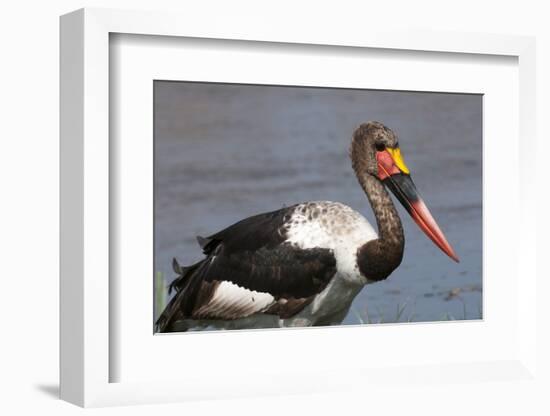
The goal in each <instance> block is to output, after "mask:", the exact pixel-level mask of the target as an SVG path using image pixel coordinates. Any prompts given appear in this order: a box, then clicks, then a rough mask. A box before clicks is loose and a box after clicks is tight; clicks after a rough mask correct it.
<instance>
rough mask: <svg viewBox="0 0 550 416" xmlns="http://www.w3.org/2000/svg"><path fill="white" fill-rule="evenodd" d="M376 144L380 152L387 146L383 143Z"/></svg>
mask: <svg viewBox="0 0 550 416" xmlns="http://www.w3.org/2000/svg"><path fill="white" fill-rule="evenodd" d="M375 146H376V150H378V151H379V152H381V151H382V150H384V149H385V148H386V145H385V144H383V143H376V144H375Z"/></svg>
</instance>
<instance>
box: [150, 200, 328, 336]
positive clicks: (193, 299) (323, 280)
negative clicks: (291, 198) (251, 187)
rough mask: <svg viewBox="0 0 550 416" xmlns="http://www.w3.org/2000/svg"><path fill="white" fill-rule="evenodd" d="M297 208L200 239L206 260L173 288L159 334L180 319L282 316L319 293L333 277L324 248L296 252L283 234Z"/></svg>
mask: <svg viewBox="0 0 550 416" xmlns="http://www.w3.org/2000/svg"><path fill="white" fill-rule="evenodd" d="M294 209H296V206H293V207H288V208H283V209H280V210H277V211H273V212H269V213H265V214H260V215H256V216H253V217H250V218H247V219H245V220H242V221H240V222H238V223H236V224H233V225H231V226H230V227H228V228H226V229H224V230H222V231H220V232H218V233H216V234H213V235H211V236H210V237H207V238H199V244H200V245H201V247H202V248H203V251H204V253H205V254H206V258H205V259H203V260H201V261H200V262H199V263H196V264H194V265H192V266H190V267H187V268H181V267H180V266H179V265H177V263H176V264H175V265H174V266H175V267H174V268H175V270H176V271H177V272H178V274H179V275H180V276H179V277H178V278H177V279H176V280H175V281H174V282H173V283H172V285H171V288H173V289H175V290H176V291H177V293H176V295H175V296H174V298H173V299H172V300H171V301H170V303H169V305H168V306H167V307H166V309H165V311H164V312H163V313H162V315H161V317H160V318H159V320H158V321H157V328H158V330H160V331H161V332H164V331H170V330H171V327H172V325H173V323H174V322H175V321H177V320H180V319H186V318H187V319H237V318H244V317H246V316H249V315H252V314H254V313H257V312H263V313H273V314H278V315H279V316H280V317H282V318H286V317H289V316H292V315H294V314H296V313H297V312H298V311H299V310H301V309H302V308H303V307H304V306H305V305H307V304H308V303H309V302H310V301H311V299H312V298H313V296H315V295H316V294H317V293H319V292H321V291H322V290H323V289H324V288H325V287H326V285H327V284H328V282H329V281H330V280H331V278H332V277H333V276H334V275H335V273H336V259H335V257H334V254H333V253H332V251H331V250H329V249H326V248H321V247H317V248H312V249H300V248H298V247H296V246H294V245H292V244H290V243H288V242H286V240H287V236H286V232H287V230H288V227H289V226H290V225H289V221H290V219H291V216H292V212H293V210H294Z"/></svg>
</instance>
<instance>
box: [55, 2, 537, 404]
mask: <svg viewBox="0 0 550 416" xmlns="http://www.w3.org/2000/svg"><path fill="white" fill-rule="evenodd" d="M203 23H204V22H202V21H201V20H200V19H194V18H193V17H192V16H185V15H179V14H169V13H152V12H137V11H120V10H107V9H83V10H78V11H75V12H73V13H70V14H68V15H65V16H63V17H62V18H61V256H62V257H61V339H60V347H61V356H60V358H61V389H60V394H61V398H62V399H64V400H67V401H69V402H72V403H75V404H78V405H80V406H86V407H87V406H106V405H118V404H138V403H158V402H167V401H184V400H193V399H209V398H216V397H217V398H220V397H227V398H231V397H252V396H255V395H269V394H298V393H312V392H331V391H339V390H342V389H351V388H354V387H353V386H356V387H357V388H360V387H361V386H364V385H369V389H373V388H375V386H377V385H378V384H379V383H380V382H382V383H384V382H386V383H387V382H390V381H391V380H392V379H396V378H397V379H400V380H401V382H404V383H410V384H413V383H418V382H427V381H429V380H431V382H433V380H437V381H440V382H445V381H450V380H462V381H468V382H472V383H476V382H478V383H479V382H481V381H483V380H487V379H490V380H517V381H518V382H519V381H521V380H525V379H529V378H532V377H534V376H535V374H536V368H537V364H536V355H535V349H536V303H535V302H534V299H535V287H536V278H537V270H536V268H535V264H536V262H535V258H534V256H535V253H536V247H534V244H535V243H534V242H535V241H536V238H535V235H534V233H535V230H536V218H535V217H534V216H533V215H531V214H530V215H526V214H527V213H531V212H535V210H534V206H535V200H534V199H533V198H531V197H530V196H531V195H533V192H532V190H533V187H534V183H533V182H532V178H530V176H529V174H528V171H527V166H528V165H527V164H528V156H529V154H530V153H531V152H533V151H534V149H533V145H529V146H528V147H526V146H519V143H521V142H527V141H528V140H529V138H532V137H534V135H535V131H534V126H535V124H536V123H535V120H534V117H535V76H534V72H535V43H534V39H532V38H529V37H518V36H505V35H487V34H465V33H431V32H429V31H426V32H420V31H418V32H395V31H393V32H388V31H386V32H384V31H378V30H375V29H372V30H366V29H365V28H360V30H357V29H354V28H350V29H349V31H348V32H339V33H337V34H335V33H330V34H329V33H327V32H326V31H325V30H323V28H318V29H315V28H314V27H313V28H312V30H308V31H307V33H306V32H304V31H303V30H302V28H300V27H293V26H288V27H285V28H284V30H283V29H282V28H280V27H278V26H277V25H273V26H270V25H265V24H263V22H262V24H258V23H257V22H256V23H255V22H253V21H248V20H246V19H245V18H243V20H242V22H239V25H235V22H226V21H224V20H223V19H220V20H219V21H216V24H210V25H208V26H205V25H204V24H203ZM110 34H129V35H145V36H163V37H172V39H173V38H177V37H179V38H202V39H225V40H227V41H247V42H258V45H260V47H261V42H270V43H273V42H276V43H278V44H281V45H283V46H282V47H284V45H290V44H300V45H312V46H313V45H317V46H319V45H330V47H331V48H349V47H353V48H370V49H380V50H381V49H383V50H390V51H392V50H408V51H423V52H432V53H436V54H439V55H449V54H451V55H453V56H454V54H468V55H469V56H471V59H472V60H475V59H476V56H478V55H479V56H482V55H493V56H497V55H498V56H508V57H513V58H515V59H517V67H518V69H519V72H518V79H517V82H518V85H519V97H518V106H517V109H518V110H517V112H518V113H517V119H518V121H519V127H518V129H517V130H515V129H514V133H513V134H514V137H515V140H516V141H517V144H518V146H517V149H518V155H519V159H518V160H517V166H518V171H517V173H518V174H517V178H515V177H514V178H513V179H515V180H517V183H518V185H519V189H516V191H517V193H514V195H516V196H517V201H515V208H513V209H516V210H517V211H516V212H517V213H518V214H523V215H520V216H519V218H520V220H519V223H518V224H517V234H516V239H514V241H515V242H516V243H517V247H514V251H515V253H517V264H513V265H512V267H510V268H509V272H508V273H509V274H510V278H511V279H512V281H514V282H517V284H518V287H517V292H516V293H515V296H516V298H515V303H516V308H515V309H514V319H517V322H521V325H515V326H514V329H513V330H511V331H513V334H511V335H510V336H511V339H513V340H514V341H515V344H514V346H513V348H511V349H503V352H502V353H501V354H495V359H494V360H487V358H486V357H484V356H480V357H481V358H479V359H478V360H475V359H472V360H471V361H468V362H465V361H461V362H460V361H457V362H453V361H446V360H445V358H442V359H441V361H440V362H439V363H434V362H429V361H425V360H422V359H419V360H418V362H417V363H415V364H414V365H413V366H411V363H409V364H408V365H403V366H401V364H399V363H397V364H396V365H395V366H389V365H387V364H383V365H381V366H378V367H377V366H375V365H374V364H373V363H370V364H368V365H366V366H365V367H361V366H359V367H357V368H351V367H350V366H349V365H342V367H341V368H338V367H335V366H328V365H327V366H326V367H325V368H323V367H322V366H321V367H320V368H319V369H318V372H315V371H313V370H312V369H311V368H309V367H308V368H309V369H308V368H304V369H303V373H304V374H301V375H296V374H294V375H293V376H292V377H291V379H292V380H291V381H289V376H288V373H277V372H273V371H270V370H269V369H262V366H261V365H259V364H258V365H256V367H257V368H255V369H254V372H252V371H251V370H250V372H249V373H247V371H248V370H249V369H246V368H245V369H242V374H239V376H235V375H227V374H222V373H220V374H217V375H216V378H215V379H214V380H212V373H211V372H210V373H208V374H204V375H201V374H200V372H199V371H198V370H197V371H196V372H194V373H192V374H190V375H189V376H186V377H183V378H182V379H180V380H177V379H176V380H168V379H160V380H159V378H158V377H152V378H151V380H147V381H129V382H126V381H120V380H117V382H113V374H112V371H111V367H112V365H113V362H114V361H115V360H118V359H120V357H117V353H116V351H114V350H113V349H112V343H111V338H112V337H113V333H112V332H110V319H111V316H110V314H111V313H112V311H113V310H115V309H116V305H113V301H114V300H113V297H112V296H111V295H112V293H110V292H112V287H111V286H110V283H109V275H110V272H111V270H112V258H110V255H112V254H111V253H110V251H109V247H110V238H111V237H110V234H111V227H112V222H111V221H112V218H110V209H111V208H110V200H111V199H112V198H113V195H112V194H110V189H112V188H110V180H111V178H110V172H112V171H113V170H114V169H115V168H116V167H114V166H113V163H114V162H113V159H112V158H110V147H109V143H110V141H109V137H110V134H112V131H110V124H109V118H110V107H109V99H110V92H111V91H110V72H109V53H110V40H109V39H110ZM512 126H515V124H514V123H512ZM529 143H533V141H532V140H529ZM485 150H487V149H485ZM490 166H493V165H491V164H490ZM111 191H112V190H111ZM516 202H517V203H516ZM520 271H521V277H522V278H521V279H519V280H514V279H515V277H517V274H518V273H520ZM488 290H490V288H489V289H488ZM458 326H460V324H458ZM401 328H403V329H401V331H407V332H409V333H411V331H419V330H420V327H416V328H415V327H414V326H409V327H408V328H406V327H401ZM405 328H406V329H405ZM457 328H458V327H457ZM111 330H112V328H111ZM383 330H384V331H386V330H387V331H389V329H387V327H386V329H383ZM457 330H459V331H460V329H457ZM446 331H447V332H449V331H453V330H452V329H451V330H449V329H448V328H447V329H446ZM477 331H483V328H481V329H480V328H478V329H477ZM320 334H321V335H320ZM323 334H329V333H328V332H325V333H321V332H308V331H307V330H305V331H300V330H295V332H294V333H293V334H290V335H293V336H296V337H298V336H299V337H300V339H301V340H303V341H301V342H308V341H307V340H308V339H310V341H311V338H318V339H319V340H320V342H323V341H321V338H322V337H324V336H325V335H323ZM342 334H343V332H342ZM151 336H152V334H151ZM201 336H202V335H201ZM206 336H208V337H210V338H211V337H216V336H220V335H219V334H208V335H206ZM268 336H269V337H271V338H273V337H278V336H281V335H278V334H277V331H271V332H270V335H268ZM285 336H288V333H287V335H285ZM326 336H336V335H335V334H334V332H332V334H329V335H326ZM396 336H397V338H395V341H396V342H399V341H400V340H399V335H398V334H397V335H396ZM170 339H175V337H164V340H165V341H164V342H165V343H170V342H173V341H170ZM240 339H241V340H242V339H243V338H242V337H241V338H240ZM227 342H232V343H234V345H237V346H238V345H239V342H242V341H239V340H238V339H234V340H228V341H227ZM367 369H368V372H367V371H366V370H367ZM220 371H222V370H220ZM227 371H229V370H227ZM262 371H263V373H262ZM247 374H248V375H249V376H251V375H253V376H254V377H253V378H251V377H249V378H248V379H247ZM262 374H263V376H264V377H261V376H262ZM319 374H325V375H326V377H319ZM258 375H260V377H258ZM228 383H230V385H229V386H228Z"/></svg>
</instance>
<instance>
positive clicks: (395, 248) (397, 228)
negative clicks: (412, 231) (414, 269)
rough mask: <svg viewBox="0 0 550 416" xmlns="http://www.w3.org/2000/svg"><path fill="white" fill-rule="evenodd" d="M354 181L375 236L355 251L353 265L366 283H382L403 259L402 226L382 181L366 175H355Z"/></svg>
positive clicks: (403, 238)
mask: <svg viewBox="0 0 550 416" xmlns="http://www.w3.org/2000/svg"><path fill="white" fill-rule="evenodd" d="M357 178H358V180H359V183H360V184H361V187H362V188H363V190H364V191H365V193H366V194H367V197H368V199H369V202H370V205H371V207H372V210H373V211H374V216H375V217H376V224H377V226H378V236H379V237H378V238H377V239H376V240H371V241H369V242H367V243H366V244H364V245H363V246H362V247H361V248H360V249H359V251H358V253H357V262H358V265H359V270H360V271H361V273H362V274H363V275H364V276H366V277H367V278H368V279H369V280H382V279H385V278H386V277H388V276H389V275H390V273H391V272H392V271H393V270H394V269H395V268H396V267H397V266H399V264H400V263H401V260H402V258H403V249H404V247H405V237H404V234H403V226H402V224H401V220H400V219H399V215H398V214H397V210H396V208H395V206H394V204H393V201H392V199H391V197H390V196H389V194H388V192H387V191H386V188H385V187H384V185H383V184H382V182H380V180H378V179H377V178H376V177H374V176H373V175H370V174H368V173H362V174H358V175H357Z"/></svg>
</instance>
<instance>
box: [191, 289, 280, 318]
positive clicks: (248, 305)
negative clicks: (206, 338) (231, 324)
mask: <svg viewBox="0 0 550 416" xmlns="http://www.w3.org/2000/svg"><path fill="white" fill-rule="evenodd" d="M274 302H275V298H274V297H273V296H271V295H270V294H269V293H264V292H256V291H255V290H249V289H246V288H244V287H241V286H239V285H236V284H235V283H232V282H228V281H225V280H224V281H222V282H221V283H220V284H219V285H218V287H217V288H216V291H215V292H214V295H213V296H212V299H210V301H209V302H208V303H207V304H205V305H203V306H201V307H200V308H199V309H198V310H197V311H196V312H195V313H194V315H196V316H197V317H200V318H201V319H205V318H223V319H236V318H245V317H247V316H250V315H252V314H254V313H257V312H262V311H264V310H265V309H267V308H268V307H269V306H271V305H272V304H273V303H274Z"/></svg>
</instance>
